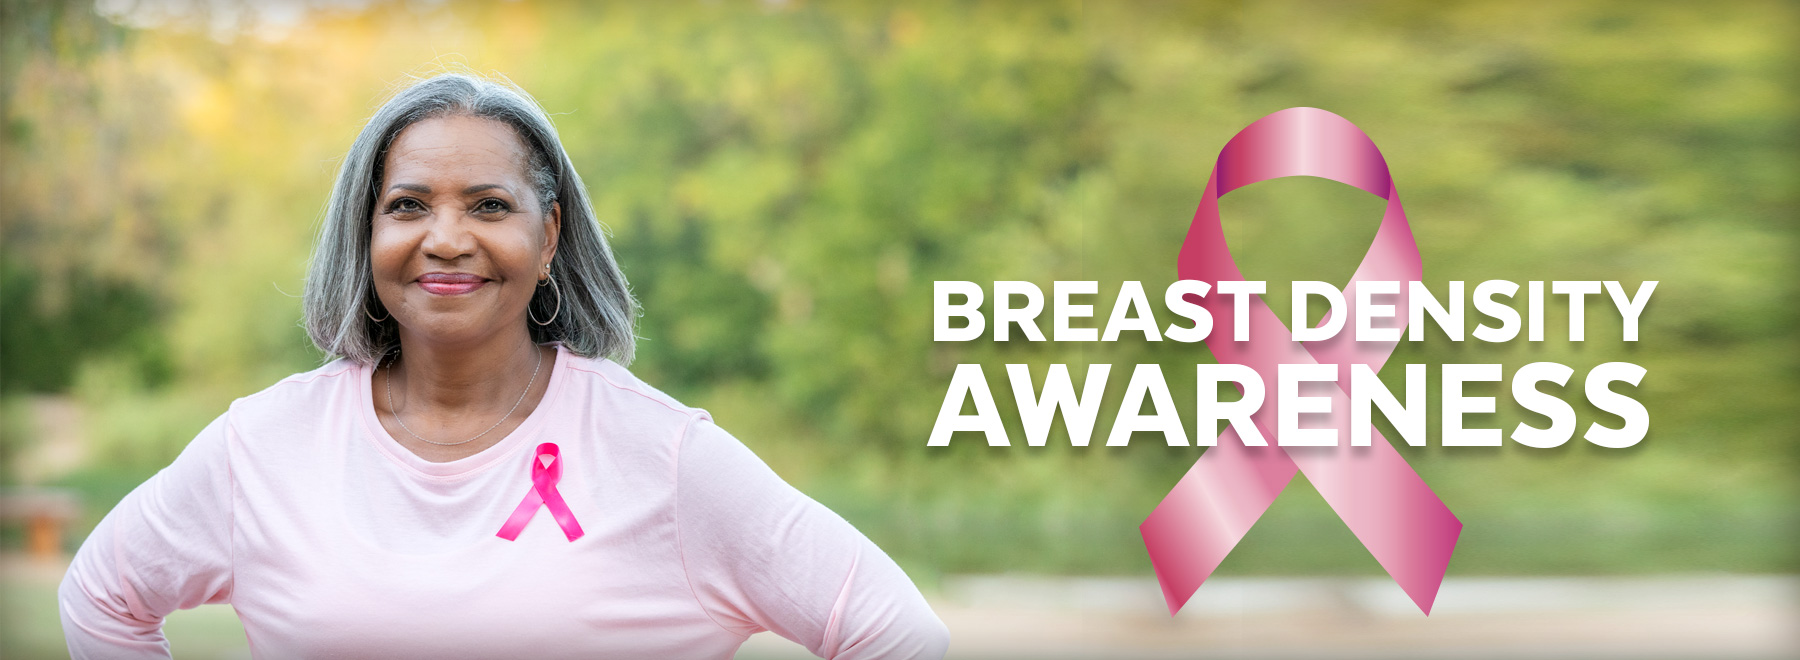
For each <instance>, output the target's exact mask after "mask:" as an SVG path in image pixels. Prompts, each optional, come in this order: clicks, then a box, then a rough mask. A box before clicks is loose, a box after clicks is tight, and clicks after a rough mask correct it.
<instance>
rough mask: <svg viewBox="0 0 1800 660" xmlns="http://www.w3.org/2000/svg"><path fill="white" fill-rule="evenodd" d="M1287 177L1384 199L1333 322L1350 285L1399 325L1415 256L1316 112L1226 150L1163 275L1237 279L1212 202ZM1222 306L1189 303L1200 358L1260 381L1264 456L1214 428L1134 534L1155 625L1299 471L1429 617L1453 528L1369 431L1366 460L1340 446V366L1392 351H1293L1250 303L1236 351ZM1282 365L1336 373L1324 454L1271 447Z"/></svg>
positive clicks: (1367, 143) (1343, 437)
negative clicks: (1206, 319)
mask: <svg viewBox="0 0 1800 660" xmlns="http://www.w3.org/2000/svg"><path fill="white" fill-rule="evenodd" d="M1289 176H1316V177H1321V178H1325V179H1330V180H1333V181H1337V182H1340V183H1345V184H1349V185H1352V186H1355V187H1357V188H1361V189H1363V190H1365V191H1368V192H1369V193H1371V194H1373V195H1375V196H1377V197H1380V198H1382V199H1385V200H1387V211H1386V213H1385V214H1384V215H1383V216H1382V218H1381V229H1380V230H1378V231H1377V232H1376V234H1375V243H1374V245H1372V246H1371V247H1370V248H1369V251H1368V253H1367V254H1366V255H1364V257H1363V260H1362V264H1361V265H1360V266H1358V267H1357V269H1356V274H1355V275H1354V276H1352V277H1351V279H1350V284H1349V286H1347V287H1346V288H1345V295H1344V299H1345V302H1346V303H1348V304H1349V306H1347V307H1346V308H1344V309H1343V310H1342V313H1344V314H1347V315H1348V316H1347V317H1346V318H1347V319H1354V318H1356V316H1355V301H1356V295H1355V290H1356V287H1358V286H1360V285H1361V283H1362V282H1371V281H1395V282H1401V283H1402V284H1401V288H1400V294H1399V297H1398V299H1397V302H1396V304H1395V309H1397V310H1400V313H1399V314H1398V315H1397V316H1398V317H1399V318H1398V319H1397V320H1398V321H1399V325H1402V326H1404V324H1405V317H1406V314H1405V311H1404V310H1406V309H1407V307H1406V295H1407V294H1406V292H1407V288H1406V287H1407V285H1406V284H1405V282H1408V281H1416V280H1418V279H1419V277H1420V274H1421V266H1420V262H1419V248H1418V246H1417V245H1416V244H1415V243H1414V242H1413V236H1412V228H1411V227H1409V226H1408V225H1407V223H1406V213H1405V212H1404V211H1403V210H1402V209H1401V207H1400V199H1399V197H1398V196H1397V195H1396V194H1395V192H1394V184H1393V180H1392V178H1391V176H1390V175H1389V173H1388V168H1387V161H1386V160H1385V159H1383V158H1382V156H1381V151H1380V150H1378V149H1376V148H1375V143H1374V142H1373V141H1371V140H1370V139H1369V137H1368V136H1367V135H1365V134H1363V132H1362V131H1361V130H1360V129H1358V128H1357V127H1356V126H1355V125H1354V124H1351V123H1350V122H1349V121H1348V120H1346V119H1344V118H1343V117H1339V116H1337V115H1335V114H1332V113H1330V112H1326V111H1324V110H1320V109H1317V108H1289V109H1286V110H1282V111H1280V112H1276V113H1274V114H1271V115H1269V116H1267V117H1263V118H1262V119H1259V120H1257V121H1256V123H1253V124H1251V125H1250V126H1248V127H1246V128H1245V129H1244V130H1242V131H1240V132H1238V134H1237V135H1236V136H1235V137H1233V138H1232V139H1231V141H1230V142H1228V143H1226V145H1225V148H1224V149H1223V150H1222V151H1221V152H1220V153H1219V160H1218V162H1217V164H1215V165H1214V167H1213V172H1212V176H1211V178H1210V179H1208V181H1207V183H1206V192H1205V195H1204V196H1203V197H1202V198H1201V201H1200V209H1199V211H1198V212H1196V213H1195V214H1194V222H1193V224H1192V225H1191V226H1189V227H1188V235H1187V241H1186V242H1185V243H1184V244H1183V245H1182V248H1181V256H1180V258H1179V261H1178V262H1177V272H1178V274H1179V275H1180V276H1181V278H1182V279H1188V280H1200V281H1203V282H1209V283H1217V282H1221V281H1231V280H1242V279H1244V276H1243V274H1242V273H1241V272H1239V270H1238V267H1237V264H1236V263H1235V262H1233V261H1232V258H1231V248H1230V247H1229V246H1227V245H1226V244H1225V231H1224V228H1223V227H1222V226H1221V225H1220V223H1219V197H1220V196H1221V195H1224V194H1225V193H1228V192H1231V191H1233V190H1236V189H1238V188H1241V187H1243V186H1246V185H1249V184H1252V183H1256V182H1258V181H1264V180H1268V179H1275V178H1280V177H1289ZM1230 298H1231V297H1230V296H1224V295H1220V294H1218V292H1217V291H1214V292H1213V293H1212V294H1211V295H1207V296H1204V297H1198V298H1196V297H1191V296H1190V300H1194V301H1195V302H1198V303H1199V304H1200V305H1201V306H1203V307H1205V308H1206V310H1207V311H1209V312H1211V313H1212V317H1213V319H1214V323H1213V332H1212V335H1211V336H1209V337H1208V338H1207V340H1206V346H1207V348H1208V349H1210V350H1211V351H1212V352H1213V356H1214V357H1215V358H1217V359H1218V361H1219V362H1220V363H1221V364H1226V363H1235V364H1242V365H1245V366H1248V367H1250V368H1251V369H1254V370H1255V371H1256V373H1257V374H1259V375H1261V376H1262V379H1263V382H1264V383H1265V391H1266V392H1269V395H1268V396H1267V397H1266V398H1265V399H1264V403H1263V406H1262V408H1261V410H1259V411H1258V412H1257V413H1256V414H1254V415H1252V416H1251V421H1252V422H1254V423H1255V424H1256V426H1257V428H1258V429H1260V430H1261V432H1262V435H1263V437H1264V438H1266V439H1267V442H1268V443H1269V446H1266V447H1261V446H1255V447H1253V446H1246V445H1245V444H1244V443H1243V441H1242V440H1240V439H1239V438H1238V435H1237V432H1236V430H1235V429H1233V428H1230V427H1228V428H1227V429H1226V430H1225V432H1224V433H1222V434H1220V435H1219V439H1218V445H1217V446H1215V447H1212V448H1209V449H1207V450H1206V452H1205V453H1204V454H1201V456H1200V459H1199V460H1197V461H1195V462H1194V466H1193V467H1192V468H1189V469H1188V472H1187V474H1186V475H1184V476H1183V477H1182V478H1181V481H1180V482H1179V483H1177V484H1175V488H1174V489H1173V490H1170V491H1169V494H1168V495H1167V496H1166V497H1164V498H1163V501H1162V503H1161V504H1158V505H1157V506H1156V510H1155V511H1152V512H1151V513H1150V517H1149V518H1148V519H1146V520H1145V521H1144V523H1143V524H1142V525H1140V526H1139V527H1138V529H1139V531H1141V532H1142V533H1143V535H1144V546H1145V549H1146V550H1148V551H1149V554H1150V561H1151V563H1152V564H1154V565H1155V567H1156V577H1157V580H1158V581H1159V582H1161V583H1162V589H1163V598H1164V599H1165V600H1167V601H1168V605H1169V613H1170V614H1171V615H1173V614H1174V613H1175V612H1177V611H1179V610H1180V609H1181V606H1182V605H1183V604H1185V603H1187V601H1188V598H1190V597H1192V596H1193V594H1194V591H1195V590H1196V589H1199V588H1200V584H1201V583H1202V582H1205V581H1206V578H1207V577H1208V576H1210V575H1211V574H1212V572H1213V570H1214V569H1216V568H1218V566H1219V562H1220V561H1222V560H1224V559H1225V555H1226V554H1228V553H1230V552H1231V549H1232V548H1233V547H1234V546H1236V545H1237V543H1238V541H1239V540H1241V539H1242V538H1243V537H1244V533H1245V532H1248V531H1249V530H1250V526H1251V525H1253V524H1255V523H1256V519H1257V518H1259V517H1261V516H1262V513H1263V511H1264V510H1266V509H1267V508H1268V506H1269V503H1271V502H1273V501H1274V500H1275V497H1276V496H1277V495H1279V494H1280V493H1281V490H1282V489H1283V488H1285V487H1286V486H1287V483H1288V481H1289V480H1291V479H1293V477H1294V472H1295V470H1300V471H1304V472H1305V473H1306V477H1307V479H1308V480H1310V481H1311V482H1312V484H1313V485H1314V486H1315V487H1317V488H1318V490H1319V494H1320V495H1323V496H1324V498H1325V501H1326V502H1327V503H1329V504H1330V505H1331V508H1332V510H1333V511H1336V512H1337V515H1338V517H1340V518H1342V519H1343V520H1344V523H1345V524H1346V525H1348V526H1349V527H1350V531H1351V532H1352V533H1354V534H1355V535H1356V538H1357V539H1358V540H1359V541H1361V542H1362V544H1363V546H1364V547H1366V548H1368V550H1369V553H1370V554H1372V555H1374V556H1375V560H1376V561H1377V562H1379V563H1380V564H1381V567H1382V568H1384V569H1386V570H1387V573H1388V575H1389V576H1391V577H1392V578H1393V579H1394V581H1395V582H1397V583H1399V584H1400V588H1401V589H1404V590H1405V591H1406V594H1407V595H1408V596H1410V597H1412V600H1413V602H1414V603H1416V604H1418V606H1419V609H1420V610H1423V611H1424V612H1425V613H1426V614H1427V615H1429V614H1430V613H1431V604H1432V602H1433V601H1434V600H1436V598H1437V592H1438V587H1439V585H1440V584H1442V582H1443V579H1444V570H1445V568H1446V567H1447V566H1448V564H1449V562H1450V554H1451V552H1453V551H1454V550H1455V549H1456V539H1457V536H1458V535H1459V534H1460V533H1461V532H1462V522H1461V521H1459V520H1457V519H1456V516H1455V515H1453V514H1451V513H1450V509H1449V508H1448V507H1446V506H1444V503H1443V502H1442V501H1440V500H1439V499H1438V497H1437V495H1436V494H1435V493H1433V492H1432V491H1431V488H1430V487H1429V486H1426V485H1425V481H1424V480H1423V479H1421V478H1419V475H1418V473H1416V472H1414V471H1413V470H1412V467H1411V466H1409V465H1407V463H1406V459H1405V458H1403V457H1401V456H1400V454H1399V452H1397V451H1395V450H1394V448H1393V446H1392V445H1389V444H1388V442H1387V440H1386V438H1383V437H1381V435H1380V432H1379V431H1376V432H1375V434H1374V439H1373V442H1372V443H1371V445H1370V446H1367V447H1353V446H1350V442H1349V437H1348V436H1349V434H1348V433H1346V431H1348V430H1349V429H1350V422H1349V409H1350V400H1349V397H1348V395H1347V394H1346V393H1347V392H1349V390H1350V373H1351V368H1352V365H1356V364H1365V365H1368V366H1369V367H1370V368H1371V369H1373V370H1375V371H1380V369H1381V365H1382V364H1383V363H1384V362H1386V361H1387V358H1388V355H1389V354H1390V353H1392V352H1393V349H1394V344H1395V342H1375V341H1361V342H1358V341H1352V340H1351V339H1352V338H1351V337H1349V335H1350V334H1351V332H1352V331H1353V325H1354V324H1352V323H1346V324H1345V326H1344V329H1343V330H1342V331H1341V332H1340V333H1339V334H1338V336H1337V337H1335V338H1333V339H1332V340H1328V341H1324V342H1311V343H1309V344H1306V345H1303V344H1301V343H1300V342H1296V341H1294V340H1293V338H1292V335H1291V334H1289V333H1288V332H1287V331H1286V327H1287V326H1286V325H1285V324H1283V323H1282V322H1281V320H1280V319H1279V318H1278V317H1276V315H1275V313H1274V312H1272V311H1270V310H1269V308H1268V306H1267V305H1266V304H1264V302H1263V301H1262V299H1261V298H1260V297H1255V298H1252V299H1251V300H1250V301H1249V302H1250V304H1249V306H1248V314H1249V317H1250V318H1249V323H1250V325H1249V330H1250V335H1249V340H1248V341H1234V340H1233V339H1234V337H1233V336H1232V333H1233V331H1234V330H1233V328H1234V327H1235V324H1236V317H1235V313H1234V310H1233V302H1232V300H1231V299H1230ZM1283 364H1335V365H1337V366H1338V381H1337V387H1336V388H1333V389H1331V392H1330V399H1331V413H1330V414H1329V424H1328V425H1321V426H1314V427H1313V428H1332V429H1337V431H1338V438H1339V442H1338V446H1336V447H1282V446H1279V444H1278V441H1277V434H1276V433H1275V429H1276V428H1277V425H1276V420H1277V419H1279V418H1278V417H1277V416H1276V415H1277V404H1278V403H1279V401H1278V398H1279V397H1277V396H1276V395H1275V394H1274V393H1275V392H1276V391H1277V390H1276V382H1277V374H1278V369H1279V366H1280V365H1283ZM1240 389H1241V388H1240ZM1318 416H1320V415H1314V417H1318Z"/></svg>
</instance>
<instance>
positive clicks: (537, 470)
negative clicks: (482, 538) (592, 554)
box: [499, 442, 582, 541]
mask: <svg viewBox="0 0 1800 660" xmlns="http://www.w3.org/2000/svg"><path fill="white" fill-rule="evenodd" d="M559 481H562V449H561V448H559V447H557V446H556V443H554V442H546V443H544V444H541V445H538V447H537V455H536V456H534V457H533V459H532V461H531V490H529V491H526V493H525V499H524V500H521V501H520V502H519V508H517V509H513V512H512V517H510V518H507V519H506V524H504V525H501V526H500V534H499V536H500V538H503V539H506V540H508V541H512V540H515V539H518V538H519V532H521V531H523V530H524V529H525V524H526V523H529V522H531V517H532V516H533V515H536V514H537V510H538V506H540V505H541V506H543V507H544V508H547V509H549V510H550V516H551V517H553V518H555V519H556V524H557V525H558V526H560V527H562V531H563V535H564V536H567V537H569V540H570V541H573V540H575V539H578V538H581V535H582V531H581V523H578V522H575V514H574V513H573V512H571V511H569V503H568V502H564V501H563V497H562V493H561V492H559V491H557V490H556V484H557V482H559Z"/></svg>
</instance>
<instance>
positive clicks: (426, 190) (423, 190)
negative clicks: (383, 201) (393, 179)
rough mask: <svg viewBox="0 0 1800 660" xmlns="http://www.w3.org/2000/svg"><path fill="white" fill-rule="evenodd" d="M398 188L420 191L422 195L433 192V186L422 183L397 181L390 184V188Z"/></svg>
mask: <svg viewBox="0 0 1800 660" xmlns="http://www.w3.org/2000/svg"><path fill="white" fill-rule="evenodd" d="M396 188H398V189H400V190H409V191H412V192H416V193H419V194H421V195H429V194H431V186H427V185H424V184H420V183H396V184H394V185H391V186H388V190H394V189H396Z"/></svg>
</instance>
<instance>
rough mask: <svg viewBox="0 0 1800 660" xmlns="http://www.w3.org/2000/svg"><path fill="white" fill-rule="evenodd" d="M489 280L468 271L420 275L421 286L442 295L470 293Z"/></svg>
mask: <svg viewBox="0 0 1800 660" xmlns="http://www.w3.org/2000/svg"><path fill="white" fill-rule="evenodd" d="M487 282H488V281H487V279H486V278H483V277H481V276H478V275H470V274H468V273H426V274H424V275H421V276H419V288H421V289H424V290H425V291H427V292H429V293H435V294H438V295H440V296H456V295H462V294H465V293H469V292H471V291H474V290H476V289H479V288H481V285H483V284H487Z"/></svg>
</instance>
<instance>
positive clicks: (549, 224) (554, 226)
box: [543, 202, 562, 264]
mask: <svg viewBox="0 0 1800 660" xmlns="http://www.w3.org/2000/svg"><path fill="white" fill-rule="evenodd" d="M560 238H562V202H550V213H549V214H548V215H546V216H544V253H543V258H544V263H545V264H549V263H550V260H551V259H554V258H556V243H557V240H558V239H560Z"/></svg>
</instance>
